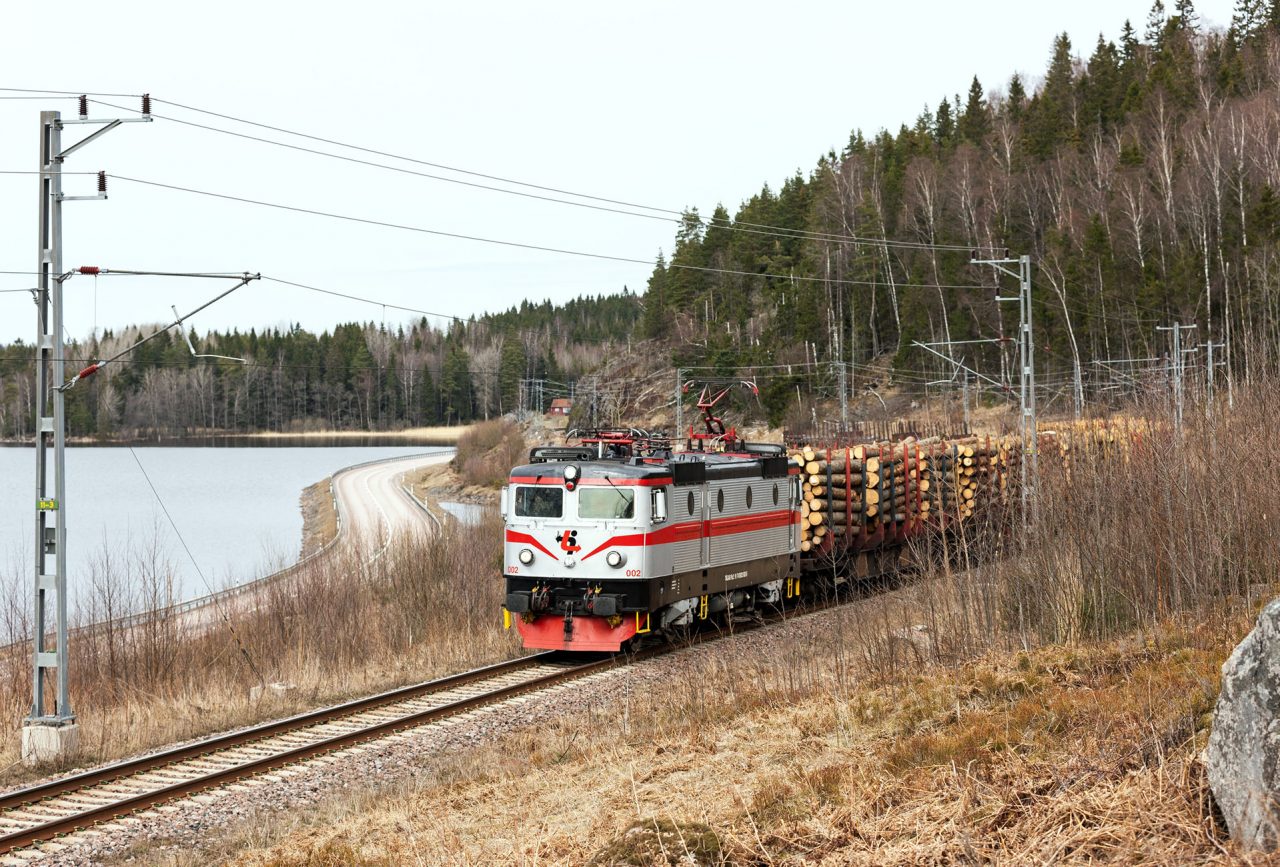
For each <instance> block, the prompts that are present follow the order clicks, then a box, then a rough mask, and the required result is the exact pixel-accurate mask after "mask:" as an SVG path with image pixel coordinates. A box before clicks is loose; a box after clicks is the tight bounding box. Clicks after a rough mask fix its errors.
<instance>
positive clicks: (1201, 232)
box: [0, 0, 1280, 437]
mask: <svg viewBox="0 0 1280 867" xmlns="http://www.w3.org/2000/svg"><path fill="white" fill-rule="evenodd" d="M940 84H943V83H940ZM975 250H976V251H979V253H980V254H981V255H983V256H987V257H996V256H1001V255H1004V252H1005V251H1006V250H1007V251H1008V253H1009V255H1015V256H1016V255H1020V254H1027V255H1030V256H1031V257H1032V260H1033V264H1034V269H1033V273H1032V282H1033V292H1034V320H1035V328H1036V349H1037V353H1038V354H1037V365H1038V375H1039V376H1040V377H1041V379H1042V381H1043V382H1044V383H1046V389H1047V392H1048V393H1049V394H1056V395H1057V396H1058V397H1060V398H1061V399H1062V400H1061V403H1059V404H1058V406H1059V408H1066V409H1067V410H1069V409H1070V406H1071V404H1072V403H1073V398H1077V399H1079V400H1081V401H1085V402H1093V401H1095V400H1098V399H1099V398H1100V397H1102V396H1104V395H1109V394H1114V393H1115V392H1113V391H1110V390H1109V389H1108V387H1109V386H1111V385H1113V384H1114V383H1113V380H1112V378H1111V377H1112V374H1110V373H1109V372H1108V371H1111V370H1115V369H1116V367H1115V366H1114V365H1112V366H1110V367H1108V366H1106V365H1102V364H1100V363H1101V362H1104V361H1107V360H1110V359H1120V358H1123V359H1147V360H1149V361H1147V362H1146V364H1147V365H1148V367H1150V368H1152V369H1155V370H1158V369H1159V368H1160V367H1161V365H1162V364H1163V362H1161V361H1160V360H1159V359H1160V358H1161V356H1162V355H1164V353H1166V352H1167V333H1166V332H1158V331H1156V327H1157V326H1167V325H1169V324H1171V323H1173V322H1181V323H1183V324H1195V325H1196V326H1197V330H1196V331H1195V332H1192V335H1193V336H1192V337H1188V341H1190V342H1191V343H1192V344H1193V345H1194V344H1197V343H1204V342H1206V341H1213V342H1215V343H1220V344H1222V347H1221V348H1220V349H1218V350H1216V351H1219V352H1221V355H1220V356H1219V357H1220V358H1223V359H1225V362H1226V364H1227V365H1228V370H1229V371H1230V373H1231V375H1232V376H1233V377H1234V378H1236V379H1237V380H1244V379H1252V378H1258V377H1265V376H1270V375H1272V374H1274V373H1275V372H1276V368H1277V366H1278V365H1280V353H1278V352H1277V347H1278V346H1280V0H1272V2H1263V0H1239V2H1238V3H1237V8H1236V13H1235V15H1234V17H1233V20H1232V23H1231V25H1230V27H1229V28H1228V29H1227V30H1226V31H1225V32H1222V31H1209V30H1208V29H1207V28H1205V27H1204V26H1203V25H1202V23H1201V21H1200V20H1199V16H1198V15H1197V13H1196V11H1195V9H1194V4H1193V2H1192V0H1177V2H1176V3H1174V4H1173V5H1172V8H1170V9H1167V10H1166V9H1165V7H1164V6H1163V5H1162V3H1161V2H1159V0H1157V2H1156V3H1155V5H1154V6H1153V8H1152V10H1151V13H1150V15H1149V17H1148V20H1147V21H1146V22H1144V23H1143V24H1142V25H1141V32H1139V28H1138V27H1135V26H1134V25H1132V24H1131V23H1129V22H1125V23H1124V25H1123V28H1122V30H1121V31H1120V35H1119V37H1118V39H1116V40H1108V39H1106V38H1104V37H1099V39H1098V41H1097V43H1096V44H1095V45H1093V46H1090V47H1089V48H1088V50H1087V56H1086V52H1085V51H1082V50H1080V47H1079V46H1073V45H1072V44H1071V43H1070V41H1069V39H1068V38H1067V36H1066V35H1065V34H1064V35H1062V36H1060V37H1058V38H1057V39H1056V40H1055V42H1054V44H1053V46H1052V50H1051V53H1050V57H1049V60H1048V64H1047V67H1046V70H1045V74H1044V76H1043V79H1042V80H1041V81H1039V82H1037V83H1033V82H1029V81H1024V80H1023V79H1022V78H1020V77H1019V76H1017V75H1014V76H1013V77H1012V78H1011V79H1010V80H1009V81H1008V82H1007V83H1006V84H1005V85H1004V86H1003V87H1002V88H1000V89H998V90H988V89H987V88H986V87H984V85H983V83H981V82H979V81H978V80H977V79H976V78H974V79H973V80H972V81H971V82H970V83H969V84H968V85H967V87H966V88H965V90H964V92H963V93H957V94H955V95H954V96H947V97H944V98H942V99H941V101H940V102H939V103H938V105H937V106H936V107H926V108H925V109H924V110H923V111H921V112H920V113H919V115H918V116H917V117H916V118H915V120H914V122H912V123H910V124H904V125H903V126H902V127H901V128H900V129H899V130H898V131H897V132H896V133H895V132H890V131H887V130H882V131H880V132H877V133H875V134H873V135H867V134H864V132H863V131H861V130H855V131H854V132H853V133H852V135H851V136H850V138H849V141H848V143H847V145H846V146H845V147H844V148H843V149H842V150H841V151H840V152H836V151H834V150H833V151H831V152H829V153H827V154H825V155H823V156H822V157H821V158H820V159H819V160H818V161H817V164H816V166H814V168H813V169H811V170H810V171H809V172H808V173H807V175H806V174H804V173H802V172H797V173H796V174H795V175H794V176H793V177H790V178H788V179H786V180H785V181H784V182H783V183H782V184H781V186H780V187H778V188H777V189H776V190H775V189H773V188H771V187H769V186H767V185H766V186H765V187H763V188H762V189H761V190H760V192H758V193H756V194H755V195H753V196H751V197H750V198H749V199H748V200H747V201H745V202H743V203H742V204H741V205H740V206H739V207H738V209H737V211H736V213H734V214H732V215H731V214H730V213H729V210H728V209H727V208H725V207H724V206H718V207H716V208H715V209H714V211H713V212H712V214H711V215H710V216H709V217H706V216H704V215H702V214H700V213H699V212H698V211H697V210H696V209H691V210H689V211H687V212H686V213H685V215H684V217H683V219H682V220H681V223H680V227H679V229H678V231H677V234H676V237H675V239H674V246H673V248H672V249H671V251H670V252H669V254H668V255H660V256H659V259H658V262H657V265H656V267H655V269H654V271H653V274H652V276H651V277H650V279H649V285H648V287H647V291H646V292H645V293H644V294H643V295H636V294H634V293H631V292H626V291H624V292H623V293H622V294H614V295H600V296H596V297H592V298H580V299H577V300H575V301H571V302H569V303H567V304H564V305H552V304H550V303H549V302H548V303H542V304H534V303H525V304H522V305H521V306H520V307H519V308H518V309H512V310H510V311H507V312H505V313H499V314H491V315H486V316H483V317H477V318H475V319H473V320H470V321H468V322H458V323H454V324H453V325H452V326H450V327H448V328H446V329H444V330H441V329H439V328H436V327H432V326H431V325H429V324H428V323H427V321H426V320H422V321H421V322H419V323H417V324H415V325H414V326H413V327H411V328H408V329H397V330H395V331H394V332H392V331H388V330H385V329H383V328H380V327H378V326H377V325H373V324H365V325H361V324H348V325H342V326H339V327H337V328H335V329H334V330H333V331H332V332H326V333H324V334H320V335H316V334H312V333H309V332H306V331H303V330H301V329H292V330H288V331H269V332H261V333H255V332H250V333H248V334H243V333H238V332H233V333H230V334H217V333H213V334H206V335H204V336H203V337H202V338H201V339H200V340H199V341H198V346H199V347H200V350H201V351H208V352H216V353H218V354H222V355H232V356H243V357H246V358H248V359H249V360H250V362H251V363H250V364H247V365H242V364H238V363H235V362H217V363H215V364H210V363H208V362H203V361H196V360H195V359H193V358H192V357H191V354H190V352H189V351H188V350H187V348H186V346H185V344H184V343H183V342H182V341H181V339H180V338H177V337H174V338H172V339H168V340H165V339H160V340H157V341H154V342H153V343H152V344H148V345H147V346H145V347H143V348H142V349H140V350H139V351H138V353H137V354H136V356H135V357H134V358H133V359H132V360H131V361H130V362H129V363H127V364H122V365H120V366H118V367H116V368H115V369H114V370H112V369H111V368H107V369H106V370H104V372H103V373H102V374H99V375H98V377H95V378H94V379H93V380H89V381H87V382H86V383H85V384H84V385H82V386H77V388H75V389H73V390H71V391H70V392H68V398H69V409H68V417H69V424H70V427H71V433H72V434H79V435H93V434H98V435H103V434H110V433H113V432H123V431H166V432H179V431H184V430H188V431H189V430H195V429H226V430H237V431H244V430H263V429H270V430H283V429H297V428H299V427H306V426H314V427H330V428H371V429H382V428H393V427H403V426H406V425H418V424H436V423H452V422H458V421H468V420H471V419H474V418H483V417H490V416H493V415H495V414H501V413H504V412H508V411H510V410H512V409H514V408H516V406H517V402H518V401H519V396H518V395H519V382H520V380H521V379H523V378H526V377H538V378H546V379H550V380H556V381H563V382H567V381H571V380H580V381H581V380H584V379H585V380H590V378H591V377H592V376H593V375H594V376H597V377H601V376H603V373H602V371H603V370H605V368H604V367H603V365H604V364H605V362H606V361H607V360H608V359H610V358H613V359H615V361H616V358H617V357H618V353H616V352H614V351H612V348H613V347H618V346H626V347H628V348H631V349H633V348H634V347H636V346H637V345H638V344H639V343H640V342H641V341H650V343H649V344H646V345H645V347H644V350H643V353H642V354H641V353H639V352H637V353H635V356H634V357H637V358H643V359H644V361H645V364H647V365H648V366H649V367H652V368H654V370H648V369H642V370H638V371H633V375H636V374H654V373H655V372H656V371H657V370H658V368H662V375H663V376H666V374H667V372H669V371H670V369H671V368H672V367H675V366H677V365H679V366H688V367H703V366H705V367H707V368H713V369H715V370H716V371H718V372H719V373H721V374H724V375H730V374H734V373H747V372H751V371H753V370H758V375H759V381H760V383H761V387H762V403H761V406H762V409H761V411H760V414H763V415H767V416H768V419H769V420H770V421H771V422H774V423H777V422H779V421H781V420H782V419H783V418H784V417H786V416H787V414H788V413H789V412H792V411H794V410H795V407H796V405H797V403H800V404H804V403H805V402H808V401H811V400H813V399H815V398H818V397H828V398H829V397H830V396H831V392H830V388H831V387H832V385H833V383H834V382H835V381H836V378H835V375H834V371H835V369H836V367H837V366H838V365H843V366H845V367H846V369H848V370H851V371H852V373H853V376H852V377H851V378H850V379H849V380H848V384H849V387H850V389H851V391H853V392H854V393H857V392H858V391H859V390H860V389H861V388H863V387H864V385H861V384H859V382H860V380H859V378H860V377H862V379H863V380H864V381H865V380H866V379H867V378H868V377H875V378H876V379H877V380H879V379H880V378H882V377H883V376H884V375H885V372H886V370H887V369H888V368H887V365H889V364H891V365H892V373H890V374H888V375H889V379H890V383H889V384H890V385H893V386H895V387H897V388H899V389H900V390H902V391H904V392H907V393H911V392H913V391H914V392H916V393H918V392H919V391H920V390H921V389H923V387H924V383H925V382H926V381H929V380H934V379H946V378H947V377H949V376H951V375H952V373H953V370H952V369H951V366H950V365H949V364H947V363H946V362H944V361H942V360H940V359H936V358H933V357H932V356H929V355H927V354H926V353H924V352H922V351H921V350H919V349H917V348H915V347H914V346H913V341H921V342H945V341H961V340H966V341H972V340H990V341H991V342H990V343H984V344H966V345H964V350H965V351H964V352H963V353H961V352H959V351H957V352H956V354H957V355H960V354H963V355H964V356H965V359H966V361H967V363H968V364H969V365H971V366H973V367H976V368H977V369H978V370H979V371H982V372H984V373H985V374H986V375H988V376H990V377H991V378H992V379H995V380H997V381H1001V382H1008V381H1010V379H1011V378H1013V379H1015V380H1016V372H1015V369H1014V355H1015V349H1014V348H1013V346H1012V343H1011V341H1010V340H1008V338H1012V337H1014V336H1015V332H1016V326H1017V317H1016V310H1010V309H1009V307H1008V305H1001V304H998V303H996V302H995V301H994V300H993V296H994V295H995V294H996V293H997V286H999V287H1001V288H1000V291H1002V292H1004V293H1005V294H1008V293H1009V292H1011V291H1013V285H1012V281H1010V280H1008V278H1004V280H1003V282H1000V281H998V280H997V279H996V277H995V276H994V272H993V271H992V269H990V268H983V267H979V266H975V265H972V264H970V258H971V256H972V254H973V251H975ZM147 330H148V329H144V332H145V331H147ZM137 333H138V330H137V329H129V330H126V331H118V332H116V333H114V334H110V335H109V336H107V337H105V338H103V339H102V340H101V342H100V344H99V345H93V344H92V342H90V343H89V344H88V345H85V344H84V343H80V344H77V345H75V346H73V347H72V348H71V349H69V351H68V354H69V355H74V356H77V357H84V358H94V357H100V356H103V355H106V354H109V353H110V352H111V351H112V350H113V349H116V348H122V347H124V346H127V345H128V344H129V342H130V341H131V340H132V339H134V337H135V336H136V335H137ZM628 355H629V356H630V353H629V354H628ZM788 365H790V367H787V366H788ZM778 366H781V367H778ZM1123 370H1124V371H1126V372H1128V373H1132V372H1133V370H1134V369H1133V368H1131V367H1125V368H1123ZM608 375H609V376H610V377H616V376H617V375H618V374H617V373H616V371H610V373H609V374H608ZM1127 379H1128V381H1130V382H1131V381H1133V380H1132V378H1131V377H1128V378H1127ZM32 389H33V380H32V369H31V348H30V346H27V345H23V344H14V345H10V346H7V347H0V436H5V437H14V436H25V435H28V434H29V433H30V428H31V423H32V422H31V411H30V406H31V392H32ZM995 394H996V396H994V397H992V399H993V400H999V399H1000V398H999V396H998V390H996V392H995ZM613 421H627V419H614V420H613Z"/></svg>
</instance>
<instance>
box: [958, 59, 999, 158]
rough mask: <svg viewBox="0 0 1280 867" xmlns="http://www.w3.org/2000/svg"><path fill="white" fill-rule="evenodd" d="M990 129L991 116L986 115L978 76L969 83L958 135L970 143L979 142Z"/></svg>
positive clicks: (985, 101) (985, 104) (985, 102)
mask: <svg viewBox="0 0 1280 867" xmlns="http://www.w3.org/2000/svg"><path fill="white" fill-rule="evenodd" d="M990 131H991V118H990V117H988V115H987V100H986V98H985V96H984V95H983V91H982V84H981V83H980V82H979V81H978V76H976V75H975V76H974V77H973V81H972V82H970V84H969V96H968V99H967V100H966V101H965V104H964V114H962V115H961V116H960V124H959V132H960V137H961V138H963V139H964V140H965V141H967V142H970V143H972V144H981V143H982V140H983V139H985V138H986V137H987V133H988V132H990Z"/></svg>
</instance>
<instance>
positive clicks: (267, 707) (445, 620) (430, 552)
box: [0, 515, 519, 785]
mask: <svg viewBox="0 0 1280 867" xmlns="http://www.w3.org/2000/svg"><path fill="white" fill-rule="evenodd" d="M500 529H501V525H500V523H499V522H498V519H497V517H496V515H490V517H489V518H488V519H487V520H486V522H485V523H484V524H482V525H481V526H480V527H478V528H466V529H461V528H456V527H453V526H447V527H446V529H444V530H443V531H442V532H440V533H438V534H434V535H429V536H417V537H414V538H410V537H405V536H401V537H400V538H401V539H402V541H400V542H398V543H397V544H396V546H394V547H393V548H392V549H390V550H389V551H388V553H387V555H386V556H383V557H381V558H379V559H377V560H376V561H375V562H374V564H373V565H372V566H366V565H363V564H364V563H365V562H366V561H367V560H368V559H369V556H368V552H364V551H349V552H346V553H344V554H341V555H338V556H333V557H324V558H320V562H317V563H315V564H313V565H311V566H309V567H307V568H305V569H304V570H302V571H301V572H300V573H299V574H298V575H297V577H296V578H293V579H290V580H288V581H286V582H279V583H276V584H274V585H270V586H269V587H268V588H266V589H264V590H263V591H262V594H263V596H262V597H261V599H260V601H259V604H258V606H257V607H256V609H254V610H252V611H250V610H248V609H247V608H244V609H234V610H233V609H228V608H223V609H221V611H222V612H223V613H224V614H226V619H225V620H222V619H217V620H214V621H213V622H212V623H211V624H210V625H209V626H208V628H205V629H183V628H181V627H180V624H179V622H178V621H177V620H176V619H172V618H171V619H161V620H157V621H152V622H149V623H147V624H146V625H144V626H138V627H132V628H128V629H121V628H111V627H110V626H108V627H105V628H101V629H95V630H92V631H89V632H87V633H82V634H80V635H78V636H77V639H76V641H75V642H73V644H72V647H71V652H72V659H71V665H70V671H71V672H72V674H73V681H72V684H71V694H72V696H73V698H74V700H75V705H74V706H75V708H76V711H77V713H78V717H79V723H80V726H81V739H82V744H83V749H82V754H81V755H80V757H79V759H78V763H79V764H81V765H86V764H93V763H98V762H103V761H108V760H111V759H116V758H120V757H123V756H127V755H130V754H133V753H136V752H139V751H143V750H147V749H152V748H155V747H159V746H163V745H166V744H170V743H173V742H176V741H182V740H186V739H190V738H195V737H199V736H203V735H207V734H209V733H212V732H216V731H221V730H224V729H227V728H232V727H235V726H240V725H245V724H248V723H252V722H255V721H260V720H263V719H267V718H272V717H278V716H283V715H286V714H289V713H293V712H296V711H300V710H304V709H308V708H312V707H316V706H318V705H322V704H328V703H332V702H336V701H339V700H342V699H345V698H351V697H356V696H359V695H366V694H369V693H372V692H375V691H379V690H382V689H387V688H391V687H393V686H397V685H402V684H406V683H411V682H417V681H420V680H424V679H428V678H431V677H436V676H441V675H444V674H449V673H453V672H456V671H459V670H463V669H466V668H470V667H473V666H476V665H480V664H484V663H488V662H494V661H498V660H501V659H506V658H510V657H511V656H513V655H516V654H518V653H519V648H518V645H517V643H516V642H515V641H514V640H513V639H512V638H511V636H510V635H509V634H507V633H504V632H503V631H502V629H501V626H500V623H499V622H498V620H497V617H496V612H497V611H498V610H499V605H500V604H501V589H502V588H501V582H500V581H499V580H498V576H499V574H500V571H501V563H500V559H499V558H500V556H501V555H500V550H498V549H496V547H490V548H487V549H485V551H484V553H482V554H480V555H477V552H476V547H475V541H474V540H475V535H474V534H476V533H480V534H483V535H484V536H485V537H487V538H494V539H497V538H498V534H499V532H500ZM167 575H168V571H167V569H166V567H165V564H164V562H163V561H162V560H160V559H158V558H157V557H156V556H155V551H154V549H151V550H150V551H149V552H148V551H141V552H138V551H130V552H125V554H124V555H115V554H113V555H110V556H108V555H106V554H104V555H103V557H102V558H101V561H100V562H99V563H98V564H97V566H96V567H95V570H94V577H93V587H92V589H91V591H90V593H89V596H90V601H89V603H88V610H87V611H86V612H84V616H85V619H86V620H87V621H89V622H101V621H104V620H107V619H109V618H110V617H111V616H118V615H120V614H124V613H127V612H129V611H131V610H141V609H151V608H155V607H159V606H161V605H163V604H165V603H166V602H167V601H170V600H169V598H168V595H167V594H168V589H169V587H170V585H169V584H168V580H167V578H166V577H165V576H167ZM14 596H16V597H17V598H19V599H20V598H21V597H20V596H18V595H17V594H14ZM14 596H11V597H10V599H12V598H14ZM5 614H7V615H8V616H9V622H8V625H9V627H10V628H11V629H13V630H14V632H15V633H16V634H21V632H22V630H21V623H20V621H19V620H18V618H20V617H22V616H24V612H23V609H22V607H21V606H19V605H18V604H16V603H14V604H12V605H11V607H10V609H7V610H6V611H4V612H0V615H5ZM29 678H30V672H29V669H28V667H27V665H26V664H25V654H23V655H22V656H21V657H17V656H15V657H14V658H11V659H9V660H7V661H3V662H2V663H0V713H3V714H4V715H5V716H6V718H8V719H13V720H17V719H20V718H21V717H22V716H23V715H25V713H26V712H27V709H28V703H29V700H30V699H29V690H30V679H29ZM277 682H279V683H286V684H290V685H292V688H291V689H289V690H288V691H287V692H285V693H284V695H282V696H281V695H276V694H274V693H272V692H271V691H266V693H265V696H266V697H264V698H261V699H259V700H257V701H251V700H250V698H249V693H250V689H251V688H252V687H254V686H257V685H261V684H263V683H277ZM18 748H19V743H18V732H17V727H16V726H13V727H11V728H9V729H6V730H4V731H0V785H14V784H17V783H20V782H22V781H24V780H27V779H30V778H31V777H32V776H34V774H33V772H31V771H28V770H25V769H23V768H22V767H21V766H20V765H18V763H17V759H18ZM46 772H47V769H46Z"/></svg>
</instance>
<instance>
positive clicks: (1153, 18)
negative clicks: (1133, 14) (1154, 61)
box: [1143, 0, 1166, 46]
mask: <svg viewBox="0 0 1280 867" xmlns="http://www.w3.org/2000/svg"><path fill="white" fill-rule="evenodd" d="M1165 18H1166V16H1165V11H1164V3H1163V2H1161V0H1155V2H1154V3H1152V4H1151V11H1150V12H1148V13H1147V30H1146V33H1145V34H1143V36H1144V38H1145V39H1146V42H1147V44H1148V45H1152V46H1159V45H1160V42H1161V40H1162V38H1163V37H1164V24H1165Z"/></svg>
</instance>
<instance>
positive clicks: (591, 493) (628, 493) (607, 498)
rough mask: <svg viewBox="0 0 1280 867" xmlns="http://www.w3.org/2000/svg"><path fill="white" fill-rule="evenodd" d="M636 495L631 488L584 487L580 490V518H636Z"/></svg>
mask: <svg viewBox="0 0 1280 867" xmlns="http://www.w3.org/2000/svg"><path fill="white" fill-rule="evenodd" d="M635 516H636V495H635V491H632V490H631V489H630V488H615V487H606V488H582V489H580V490H579V491H578V517H579V518H605V519H618V518H634V517H635Z"/></svg>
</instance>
